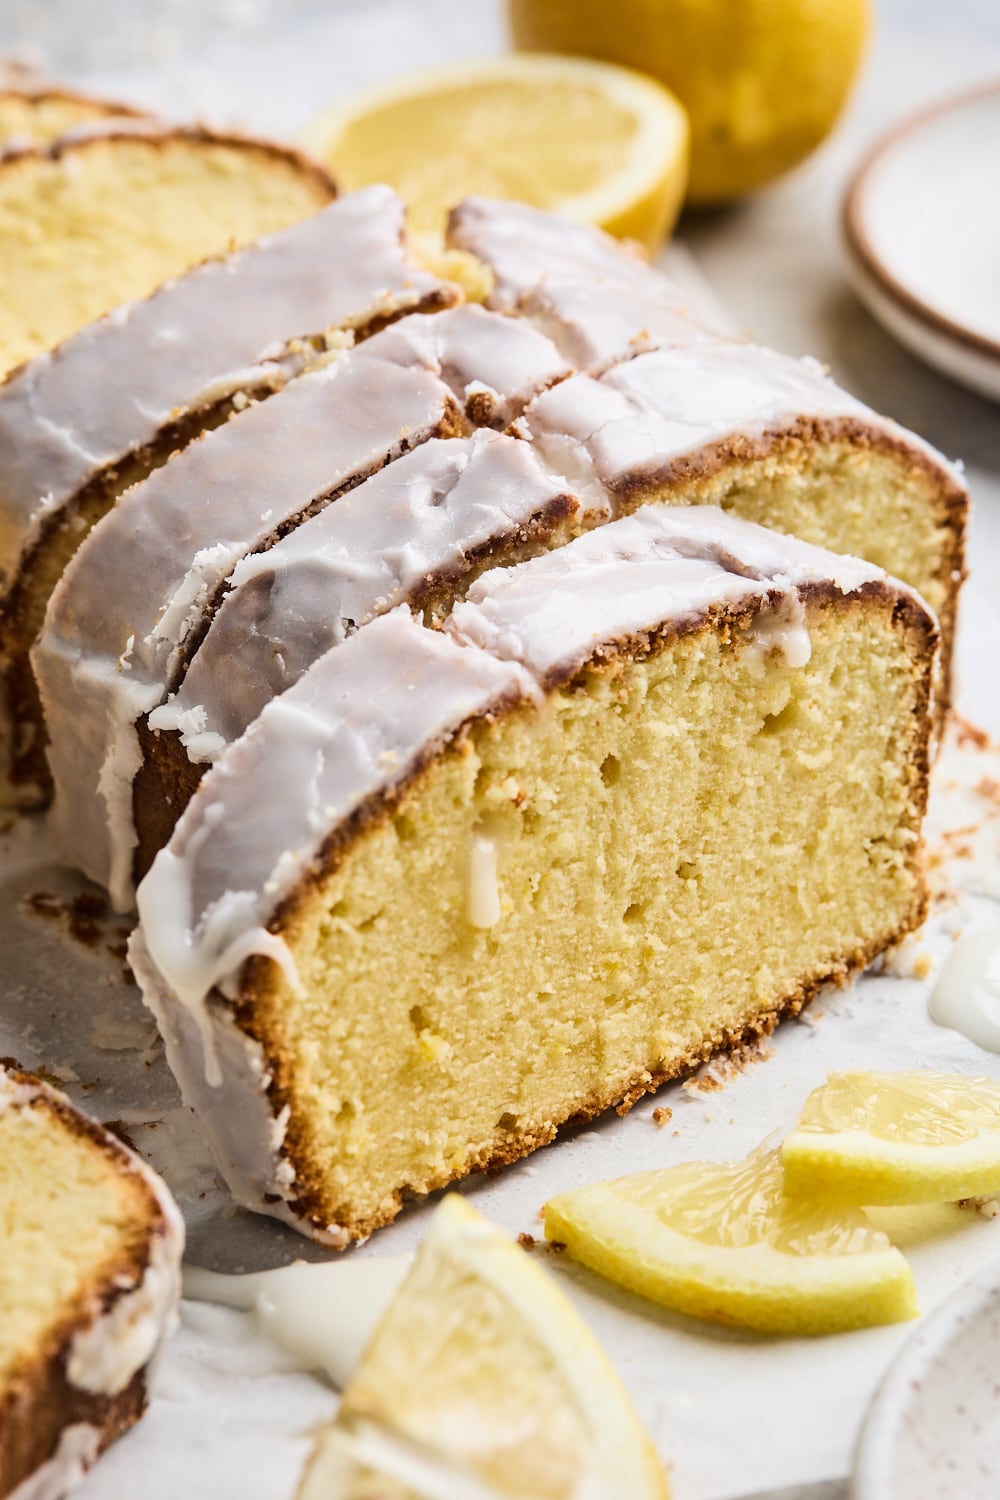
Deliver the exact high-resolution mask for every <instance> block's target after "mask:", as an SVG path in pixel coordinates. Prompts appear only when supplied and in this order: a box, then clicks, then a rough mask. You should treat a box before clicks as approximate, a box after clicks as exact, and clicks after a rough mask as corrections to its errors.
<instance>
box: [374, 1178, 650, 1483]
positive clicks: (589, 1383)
mask: <svg viewBox="0 0 1000 1500" xmlns="http://www.w3.org/2000/svg"><path fill="white" fill-rule="evenodd" d="M425 1248H426V1253H429V1254H439V1255H441V1256H442V1257H447V1258H448V1259H450V1260H451V1261H453V1262H457V1263H458V1264H459V1265H460V1266H462V1267H464V1268H466V1269H467V1270H468V1271H469V1272H470V1273H471V1274H472V1275H473V1276H476V1277H478V1278H480V1279H482V1280H484V1281H487V1282H489V1284H490V1285H491V1286H492V1288H493V1289H494V1291H495V1292H496V1293H497V1294H498V1296H500V1297H501V1298H502V1299H503V1300H504V1301H505V1302H507V1303H509V1304H510V1306H511V1307H512V1309H514V1310H516V1311H517V1312H519V1313H520V1314H521V1315H522V1316H524V1317H525V1318H526V1319H527V1320H528V1321H530V1324H531V1327H532V1332H533V1334H534V1336H535V1337H536V1338H537V1339H538V1340H539V1342H540V1343H541V1344H542V1345H544V1347H545V1348H547V1349H548V1351H549V1352H550V1354H551V1356H552V1358H553V1361H554V1363H556V1364H557V1365H558V1367H559V1369H560V1370H561V1371H562V1373H563V1375H564V1376H565V1379H566V1383H567V1385H568V1387H569V1389H570V1390H571V1392H572V1394H573V1397H574V1399H575V1400H576V1401H577V1402H578V1403H579V1408H580V1410H581V1412H582V1414H583V1416H584V1420H585V1423H586V1426H587V1429H588V1431H590V1432H591V1433H592V1434H593V1437H594V1461H595V1471H596V1472H595V1474H594V1481H595V1484H596V1486H597V1488H596V1490H595V1493H598V1494H604V1493H608V1494H612V1493H617V1492H619V1491H618V1489H617V1487H618V1486H620V1493H622V1494H628V1495H630V1496H633V1497H636V1500H669V1493H670V1492H669V1488H668V1486H667V1482H666V1476H665V1474H664V1470H663V1464H662V1461H661V1459H660V1457H659V1455H658V1454H657V1452H656V1449H655V1448H654V1446H653V1444H652V1441H651V1439H650V1437H649V1435H648V1433H647V1432H646V1430H645V1428H644V1427H643V1425H642V1423H641V1422H640V1420H639V1417H638V1415H637V1413H636V1411H635V1409H634V1407H633V1405H632V1402H631V1400H630V1398H629V1396H628V1393H627V1392H626V1390H625V1387H624V1386H623V1384H622V1382H621V1377H620V1376H619V1374H618V1372H617V1370H616V1369H615V1367H614V1365H613V1364H612V1363H611V1361H610V1359H609V1358H608V1356H607V1354H606V1353H605V1352H604V1349H603V1348H602V1347H601V1345H600V1343H599V1342H598V1340H597V1339H596V1338H595V1336H594V1334H593V1333H591V1331H590V1329H589V1328H588V1327H587V1325H586V1323H584V1321H583V1319H582V1318H581V1317H580V1315H579V1313H578V1312H577V1311H576V1308H575V1307H574V1306H573V1304H572V1303H571V1302H570V1301H569V1300H568V1298H567V1297H566V1295H565V1293H564V1292H563V1291H562V1289H561V1288H560V1287H559V1286H558V1285H557V1284H556V1282H555V1281H554V1280H553V1279H552V1277H551V1276H549V1275H548V1274H547V1273H546V1272H545V1271H544V1270H543V1269H542V1268H541V1266H539V1265H538V1264H536V1263H535V1262H534V1261H532V1259H531V1257H530V1256H529V1255H528V1254H527V1253H526V1252H525V1251H524V1250H523V1249H522V1247H521V1246H520V1245H518V1244H517V1243H516V1241H514V1240H513V1239H511V1238H510V1237H509V1236H508V1235H507V1234H505V1233H504V1231H503V1230H501V1229H498V1228H497V1227H496V1226H495V1225H494V1224H492V1223H491V1222H490V1221H489V1220H488V1219H485V1218H483V1216H482V1215H481V1214H479V1213H478V1212H477V1211H476V1210H475V1209H474V1208H472V1207H471V1206H470V1205H469V1204H468V1203H466V1202H465V1200H464V1199H463V1198H461V1197H460V1196H459V1195H458V1194H457V1193H450V1194H448V1195H447V1196H446V1197H445V1198H444V1199H443V1200H442V1202H441V1204H440V1206H439V1207H438V1209H437V1211H436V1213H435V1215H434V1218H433V1220H432V1221H431V1227H430V1229H429V1231H428V1234H427V1238H426V1240H425ZM390 1315H391V1308H390V1310H389V1313H387V1314H386V1318H388V1317H389V1316H390Z"/></svg>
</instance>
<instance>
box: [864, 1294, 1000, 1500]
mask: <svg viewBox="0 0 1000 1500" xmlns="http://www.w3.org/2000/svg"><path fill="white" fill-rule="evenodd" d="M851 1494H852V1500H996V1497H997V1495H998V1494H1000V1264H998V1265H994V1266H992V1267H991V1268H990V1269H989V1270H987V1271H981V1272H980V1273H979V1275H978V1276H974V1277H973V1278H972V1280H971V1281H968V1282H966V1284H965V1286H963V1287H960V1288H959V1290H958V1291H957V1292H955V1293H954V1294H953V1295H952V1296H951V1297H949V1299H948V1301H947V1302H945V1304H944V1305H943V1307H940V1308H939V1309H938V1311H937V1312H936V1313H934V1315H933V1316H932V1317H930V1318H928V1319H927V1321H926V1322H925V1323H923V1324H922V1325H921V1327H920V1328H919V1329H918V1331H917V1332H916V1333H915V1334H914V1335H913V1337H912V1338H911V1339H910V1340H909V1342H908V1343H907V1344H905V1345H904V1347H903V1352H902V1353H901V1354H900V1355H899V1357H898V1358H897V1359H896V1361H895V1363H894V1364H893V1365H892V1366H891V1367H890V1369H889V1373H888V1375H887V1376H886V1377H885V1379H884V1381H883V1382H882V1384H881V1386H880V1387H879V1389H878V1393H877V1394H876V1396H875V1400H874V1401H873V1402H872V1405H871V1408H870V1410H869V1413H868V1417H867V1419H866V1421H865V1425H864V1427H863V1428H862V1432H861V1440H860V1442H859V1444H858V1451H857V1457H856V1461H855V1468H854V1483H853V1488H852V1491H851Z"/></svg>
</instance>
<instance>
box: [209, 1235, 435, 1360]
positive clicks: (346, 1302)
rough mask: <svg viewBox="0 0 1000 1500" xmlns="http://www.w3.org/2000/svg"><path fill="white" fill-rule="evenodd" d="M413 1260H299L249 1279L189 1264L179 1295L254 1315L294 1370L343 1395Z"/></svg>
mask: <svg viewBox="0 0 1000 1500" xmlns="http://www.w3.org/2000/svg"><path fill="white" fill-rule="evenodd" d="M412 1263H413V1257H412V1256H410V1255H395V1256H385V1257H382V1258H381V1259H377V1260H372V1259H368V1260H356V1259H351V1260H340V1261H328V1262H326V1263H325V1264H316V1265H310V1264H307V1263H306V1262H304V1261H297V1262H296V1263H295V1264H293V1265H290V1266H280V1267H278V1268H277V1269H276V1270H273V1271H258V1272H255V1273H253V1274H251V1275H247V1276H220V1275H219V1274H218V1272H215V1271H205V1270H202V1269H201V1267H200V1266H190V1265H188V1266H185V1267H184V1291H183V1295H184V1297H185V1298H186V1299H193V1300H195V1301H198V1302H213V1303H218V1304H219V1305H221V1306H222V1307H230V1308H235V1309H238V1310H240V1311H245V1312H249V1313H252V1314H253V1317H254V1321H255V1323H256V1324H257V1326H258V1327H259V1328H260V1330H261V1331H262V1332H263V1333H264V1334H266V1335H267V1336H268V1337H269V1338H270V1339H271V1340H272V1341H273V1342H274V1343H275V1344H276V1345H277V1346H278V1347H279V1348H280V1349H282V1350H284V1351H285V1352H286V1353H287V1354H290V1355H291V1356H292V1358H293V1359H294V1360H295V1365H296V1368H298V1369H302V1370H322V1371H323V1372H324V1373H325V1374H326V1375H328V1376H329V1378H330V1379H331V1380H332V1382H333V1384H334V1385H335V1386H336V1387H337V1388H338V1390H343V1388H344V1386H345V1385H346V1384H347V1382H348V1380H349V1379H350V1377H351V1375H352V1373H353V1371H354V1367H355V1365H356V1364H357V1362H358V1360H359V1359H360V1358H361V1355H362V1353H363V1352H364V1349H365V1346H366V1345H367V1343H368V1340H369V1339H370V1337H371V1335H372V1333H373V1332H374V1330H375V1326H376V1324H377V1323H378V1321H379V1319H380V1318H381V1316H382V1314H383V1312H384V1311H385V1310H386V1308H387V1307H388V1305H389V1303H390V1302H391V1301H392V1298H393V1296H394V1295H395V1293H396V1290H397V1288H398V1287H399V1286H400V1284H401V1282H402V1280H403V1278H404V1277H405V1275H406V1273H407V1271H408V1270H409V1268H410V1266H411V1265H412Z"/></svg>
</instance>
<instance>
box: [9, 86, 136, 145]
mask: <svg viewBox="0 0 1000 1500" xmlns="http://www.w3.org/2000/svg"><path fill="white" fill-rule="evenodd" d="M130 118H131V119H136V118H142V111H141V110H138V109H134V108H133V107H132V105H130V104H122V103H120V102H118V103H115V102H114V101H113V100H110V99H98V98H96V97H95V96H94V95H93V94H81V93H79V92H78V91H77V90H76V89H69V88H66V87H64V85H63V84H58V85H57V84H53V83H45V82H42V81H41V80H38V79H29V78H25V79H23V80H21V81H19V82H15V81H14V80H10V81H8V80H7V79H5V78H4V76H3V74H2V72H0V151H10V150H12V149H15V148H16V149H20V148H23V147H24V146H31V145H36V146H37V145H50V144H51V143H52V142H53V141H56V140H58V139H59V137H60V136H63V135H65V134H66V133H67V132H68V131H70V130H76V129H79V128H80V127H81V126H87V125H98V124H103V125H105V126H107V125H108V124H109V123H110V122H111V121H115V122H119V121H122V120H128V119H130Z"/></svg>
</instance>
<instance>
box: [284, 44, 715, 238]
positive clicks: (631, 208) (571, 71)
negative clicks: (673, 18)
mask: <svg viewBox="0 0 1000 1500" xmlns="http://www.w3.org/2000/svg"><path fill="white" fill-rule="evenodd" d="M688 135H689V132H688V122H687V115H686V114H685V112H684V110H683V108H682V107H681V105H680V104H679V103H678V102H677V100H676V98H675V97H674V95H673V94H671V93H670V92H669V90H667V89H666V88H664V87H663V85H662V84H659V83H657V82H655V81H654V80H653V79H651V78H647V77H645V75H644V74H642V73H636V72H634V71H633V70H632V69H630V68H622V67H617V66H613V65H611V64H609V63H601V62H593V61H590V60H586V59H583V58H567V57H549V56H546V55H545V54H537V55H536V54H532V55H520V56H519V55H508V56H501V57H497V58H488V59H483V60H482V61H474V62H466V63H461V64H459V65H457V66H449V67H445V68H439V69H434V70H433V71H430V72H420V73H415V74H404V75H403V76H402V77H399V78H395V79H391V80H390V81H389V82H388V83H383V84H379V85H378V86H376V87H374V88H369V89H365V90H362V91H361V92H359V93H356V94H352V95H350V96H349V97H348V98H347V99H345V100H344V101H343V102H342V103H341V104H338V105H336V106H334V107H333V108H331V109H328V110H326V111H324V113H323V114H321V115H319V116H318V117H317V118H316V119H315V120H314V121H313V122H312V123H311V125H309V126H308V127H307V129H306V131H305V132H304V135H303V141H304V143H305V144H306V145H307V146H308V147H309V148H310V149H311V150H312V151H313V152H314V153H315V154H316V155H318V156H319V157H321V158H322V160H323V161H325V162H326V163H327V164H328V165H329V166H330V167H331V169H332V170H333V172H334V173H335V175H336V177H337V180H338V182H339V183H340V184H341V186H342V187H343V188H345V189H352V188H359V187H364V186H365V185H366V184H367V183H371V182H388V183H389V184H391V186H392V187H394V188H395V189H396V190H397V192H399V193H400V195H401V196H402V197H403V198H405V199H406V201H407V202H408V203H409V205H410V223H411V226H412V227H413V229H414V230H415V231H416V232H417V233H421V232H427V231H436V232H437V233H439V234H440V233H441V232H442V231H443V228H444V223H445V218H446V216H447V212H448V209H449V208H451V207H453V206H454V204H456V203H458V202H459V201H460V200H461V199H462V198H465V197H468V196H469V195H470V194H474V193H481V194H486V195H488V196H490V197H494V198H516V199H519V200H520V201H521V202H523V203H531V204H533V205H534V206H535V207H536V208H547V209H552V210H553V211H556V212H558V213H563V214H567V215H569V216H570V217H571V218H574V219H579V220H583V221H585V222H587V223H592V224H599V225H600V226H601V227H602V228H604V229H607V230H609V231H610V232H611V233H612V234H617V235H626V236H629V237H631V238H633V239H636V240H640V241H641V242H642V243H643V244H644V245H645V246H646V247H647V249H649V250H652V249H654V248H655V247H656V246H657V245H658V244H659V242H660V241H661V240H662V239H663V238H664V236H665V235H666V234H667V233H668V232H669V230H670V229H671V227H672V226H673V223H674V220H675V219H676V217H677V214H678V212H679V210H680V206H681V202H682V200H683V197H684V191H685V187H686V185H687V171H688Z"/></svg>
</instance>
